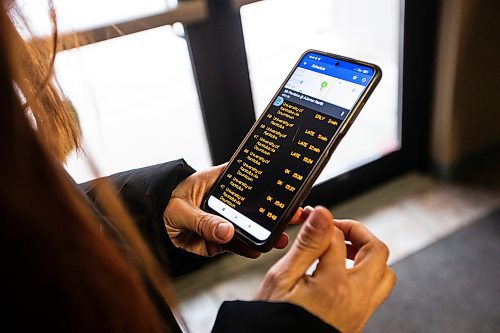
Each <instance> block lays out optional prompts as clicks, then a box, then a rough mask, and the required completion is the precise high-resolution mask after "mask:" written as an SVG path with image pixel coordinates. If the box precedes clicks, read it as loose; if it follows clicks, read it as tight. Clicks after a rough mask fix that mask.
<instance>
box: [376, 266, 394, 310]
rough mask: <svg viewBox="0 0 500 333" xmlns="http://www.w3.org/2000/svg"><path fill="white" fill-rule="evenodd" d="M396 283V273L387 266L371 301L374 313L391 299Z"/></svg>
mask: <svg viewBox="0 0 500 333" xmlns="http://www.w3.org/2000/svg"><path fill="white" fill-rule="evenodd" d="M396 282H397V276H396V273H394V271H393V270H392V269H391V268H390V267H388V266H387V267H386V269H385V272H384V275H383V277H382V279H381V280H380V282H379V284H378V285H377V287H376V288H375V291H374V292H373V295H372V298H371V299H370V305H371V307H372V309H373V311H375V309H376V308H378V307H379V306H380V305H382V303H384V301H385V300H386V299H387V297H389V295H390V294H391V291H392V289H393V288H394V286H395V285H396Z"/></svg>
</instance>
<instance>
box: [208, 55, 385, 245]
mask: <svg viewBox="0 0 500 333" xmlns="http://www.w3.org/2000/svg"><path fill="white" fill-rule="evenodd" d="M308 53H316V54H321V55H324V56H326V57H330V58H334V59H338V60H342V61H346V62H350V63H353V64H356V65H360V66H365V67H369V68H371V69H372V70H373V76H372V79H371V80H370V82H369V83H368V85H367V86H366V88H365V90H364V91H363V93H362V94H361V96H359V98H358V100H357V101H356V103H355V104H354V106H353V108H352V110H351V111H350V112H349V114H348V115H347V117H346V118H345V119H344V121H343V122H342V124H341V125H340V127H339V128H338V130H337V131H336V133H335V134H334V136H333V138H332V139H331V140H330V142H329V143H328V145H327V146H326V148H325V149H324V150H323V152H322V153H321V155H320V156H319V158H318V161H317V163H315V165H314V166H313V168H312V170H311V173H310V174H309V177H307V178H306V180H305V181H304V183H303V184H302V185H301V186H300V188H298V189H297V193H296V195H295V196H294V198H293V199H292V201H291V202H290V204H289V205H288V207H286V208H285V212H284V213H283V214H282V218H281V219H280V221H278V222H277V224H276V226H275V227H274V228H273V230H272V231H271V234H270V236H269V237H268V238H267V239H266V240H264V241H260V240H258V239H257V238H255V237H254V236H253V235H251V234H249V233H247V232H246V231H244V230H242V229H241V228H240V227H239V226H237V225H236V224H235V223H233V222H232V221H230V220H229V222H231V223H232V224H233V226H234V228H235V231H236V233H235V235H236V237H237V238H238V239H240V240H241V241H243V242H244V243H245V244H247V245H249V246H251V247H253V248H256V249H257V250H259V251H260V252H267V251H269V250H270V249H272V247H273V245H274V244H275V243H276V241H277V240H278V237H279V236H280V235H281V233H282V232H283V231H284V230H285V228H286V226H287V225H288V223H289V221H290V219H291V218H292V216H293V214H294V213H295V211H296V210H297V209H298V208H299V207H300V205H301V204H302V202H304V200H305V198H306V197H307V195H308V194H309V192H310V191H311V188H312V185H313V184H314V182H315V181H316V179H317V178H318V176H319V174H320V173H321V171H322V170H323V169H324V167H325V165H326V163H327V162H328V161H329V159H330V156H331V155H332V153H333V151H334V150H335V148H336V147H337V146H338V144H339V143H340V141H341V140H342V138H343V137H344V135H345V133H346V132H347V131H348V129H349V128H350V126H351V125H352V123H353V121H354V120H355V119H356V117H357V116H358V114H359V112H360V111H361V109H362V108H363V106H364V104H365V103H366V101H367V100H368V98H369V97H370V95H371V94H372V92H373V90H374V89H375V87H376V86H377V85H378V83H379V82H380V79H381V78H382V70H381V69H380V67H378V66H377V65H375V64H371V63H368V62H364V61H360V60H356V59H352V58H349V57H345V56H340V55H336V54H333V53H328V52H323V51H319V50H313V49H309V50H307V51H305V52H304V53H303V54H302V55H301V56H300V57H299V59H298V61H297V62H296V63H295V65H294V66H293V68H292V70H291V71H290V73H289V74H288V75H287V77H286V78H285V80H284V81H283V83H282V84H281V85H280V87H279V88H278V89H277V91H276V93H275V94H274V96H273V97H272V99H271V101H270V102H269V103H268V104H267V106H266V108H265V109H264V112H262V114H261V115H260V117H259V118H258V119H257V120H256V121H255V123H254V124H253V126H252V127H251V128H250V130H249V131H248V133H247V134H246V136H245V138H244V139H243V140H242V142H241V143H240V145H239V147H238V149H236V151H235V152H234V154H233V156H232V157H231V159H230V160H229V163H228V164H227V165H226V167H225V168H224V170H223V171H222V173H221V174H220V175H219V177H218V178H217V180H216V181H215V183H214V187H215V186H216V185H217V184H218V182H219V181H220V179H221V178H222V177H224V175H225V174H226V172H227V168H228V167H229V166H230V165H231V164H232V163H233V162H234V160H235V158H236V157H237V155H238V154H239V153H240V151H241V149H243V146H244V145H245V143H246V142H247V140H248V139H249V138H250V137H251V135H252V132H253V131H254V130H255V129H256V127H257V126H258V125H259V124H260V122H261V120H262V119H264V117H265V116H266V115H267V113H268V112H269V110H270V108H271V106H272V104H273V102H274V100H275V99H276V97H278V95H279V94H280V92H281V91H282V90H283V88H284V87H285V85H286V83H287V82H288V80H289V79H290V77H291V76H292V75H293V73H294V71H295V70H296V69H297V67H298V66H299V64H300V63H301V61H302V59H303V58H304V57H305V56H306V55H307V54H308ZM214 187H212V189H211V190H210V191H209V192H208V193H207V194H206V195H205V197H204V199H203V203H202V209H203V210H205V211H207V212H209V213H211V214H216V215H219V216H221V215H220V214H219V213H218V212H216V211H215V210H213V209H212V208H211V207H209V206H208V204H207V201H208V198H209V197H210V196H211V195H212V192H213V188H214Z"/></svg>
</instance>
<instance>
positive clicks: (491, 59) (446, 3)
mask: <svg viewBox="0 0 500 333" xmlns="http://www.w3.org/2000/svg"><path fill="white" fill-rule="evenodd" d="M499 18H500V1H493V0H486V1H477V0H443V2H442V12H441V20H440V31H439V38H438V51H437V61H436V85H435V92H434V94H435V95H434V97H435V100H434V112H433V125H432V152H431V154H432V159H433V164H434V167H435V169H436V171H437V172H438V174H439V175H441V176H444V177H445V178H457V177H460V176H462V175H463V174H466V173H468V172H471V171H473V170H475V169H477V168H478V167H481V166H482V165H483V164H485V163H492V162H493V161H498V160H499V159H500V158H499V157H500V103H499V98H500V64H499V63H498V62H499V59H500V43H499V42H500V28H499V26H498V24H499V23H498V20H499Z"/></svg>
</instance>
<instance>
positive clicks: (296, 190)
mask: <svg viewBox="0 0 500 333" xmlns="http://www.w3.org/2000/svg"><path fill="white" fill-rule="evenodd" d="M381 77H382V71H381V70H380V68H379V67H378V66H376V65H374V64H370V63H366V62H362V61H359V60H354V59H350V58H347V57H343V56H339V55H335V54H330V53H325V52H322V51H317V50H308V51H306V52H305V53H304V54H303V55H302V56H301V57H300V59H299V61H298V62H297V63H296V64H295V66H294V67H293V69H292V71H291V72H290V74H289V75H288V77H287V78H286V79H285V81H284V83H283V84H282V85H281V87H280V88H279V89H278V91H277V93H276V94H275V96H274V97H273V98H272V100H271V102H270V103H269V105H268V106H267V107H266V109H265V110H264V112H263V113H262V115H261V116H260V118H259V119H258V120H257V121H256V123H255V124H254V125H253V127H252V128H251V130H250V131H249V133H248V134H247V136H246V137H245V139H244V140H243V142H242V143H241V145H240V146H239V148H238V150H237V151H236V152H235V153H234V155H233V157H232V158H231V160H230V161H229V163H228V165H227V167H226V168H225V170H224V171H223V173H222V174H221V175H220V177H219V179H218V180H217V181H216V183H215V185H214V186H213V187H212V189H211V190H210V191H209V193H208V194H207V196H206V197H205V198H204V202H203V209H204V210H206V211H207V212H210V213H212V214H217V215H220V216H222V217H224V218H225V219H227V220H229V221H230V222H231V223H233V224H234V227H235V230H236V237H238V238H239V239H240V240H241V241H243V242H244V243H246V244H248V245H250V246H252V247H253V248H256V249H258V250H259V251H261V252H267V251H269V250H270V249H271V248H272V247H273V245H274V243H275V242H276V241H277V239H278V237H279V236H280V235H281V233H282V232H283V231H284V229H285V227H286V226H287V224H288V222H289V221H290V219H291V218H292V216H293V214H294V213H295V211H296V210H297V208H298V207H299V206H300V205H301V204H302V203H303V201H304V199H305V198H306V196H307V194H308V193H309V191H310V190H311V188H312V185H313V183H314V181H315V180H316V179H317V177H318V176H319V174H320V172H321V171H322V170H323V168H324V167H325V165H326V163H327V162H328V160H329V158H330V156H331V155H332V153H333V151H334V150H335V148H336V147H337V145H338V144H339V142H340V140H342V138H343V137H344V135H345V133H346V132H347V130H348V129H349V127H350V126H351V124H352V122H353V121H354V119H355V118H356V116H357V115H358V114H359V112H360V111H361V109H362V108H363V106H364V104H365V103H366V101H367V100H368V97H369V96H370V94H371V93H372V92H373V90H374V89H375V87H376V86H377V84H378V82H379V81H380V79H381Z"/></svg>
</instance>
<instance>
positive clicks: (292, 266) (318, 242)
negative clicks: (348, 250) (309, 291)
mask: <svg viewBox="0 0 500 333" xmlns="http://www.w3.org/2000/svg"><path fill="white" fill-rule="evenodd" d="M333 228H334V226H333V223H332V215H331V213H330V211H328V210H327V209H326V208H324V207H317V208H316V209H315V210H314V212H313V213H311V214H310V216H309V218H308V219H307V220H306V221H305V222H304V224H303V226H302V228H301V229H300V231H299V234H298V236H297V238H296V239H295V242H294V243H293V245H292V247H291V248H290V251H289V252H288V253H287V254H286V255H285V256H284V257H283V258H282V259H281V260H280V261H279V262H278V264H277V265H276V266H275V267H274V270H275V273H278V275H279V274H285V273H286V274H285V278H286V281H283V282H282V283H285V284H287V285H290V286H293V285H295V283H296V282H297V280H298V279H300V278H301V277H302V276H303V275H304V274H305V272H306V271H307V269H308V268H309V266H311V264H312V263H313V262H314V261H315V260H316V259H318V258H320V257H321V256H322V255H323V254H324V253H325V251H326V250H327V249H328V247H329V246H330V241H331V238H332V234H333Z"/></svg>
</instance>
